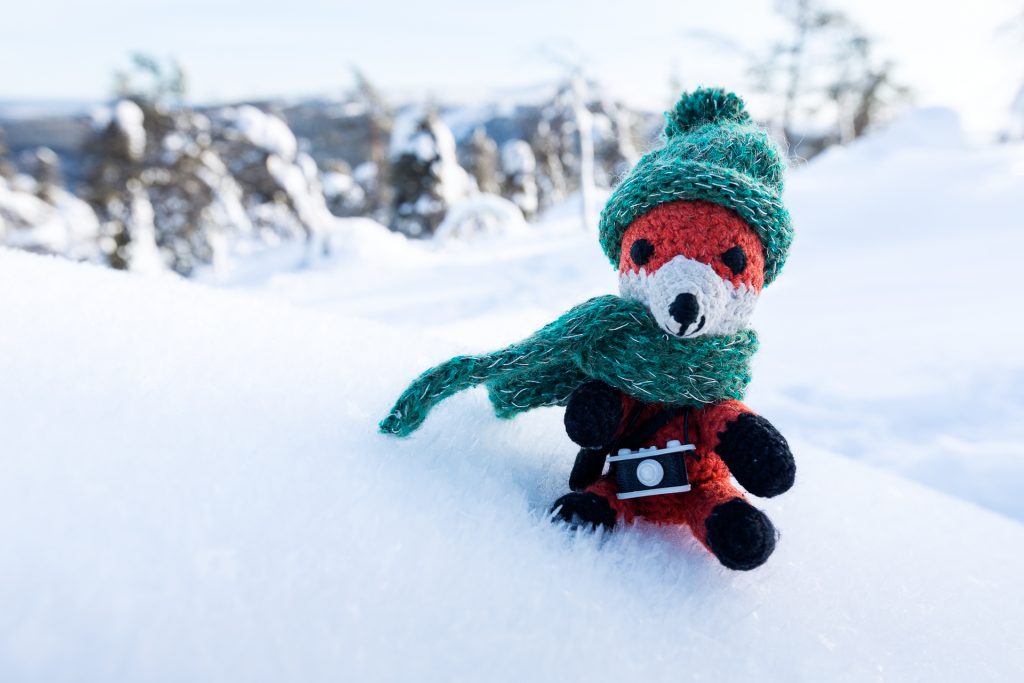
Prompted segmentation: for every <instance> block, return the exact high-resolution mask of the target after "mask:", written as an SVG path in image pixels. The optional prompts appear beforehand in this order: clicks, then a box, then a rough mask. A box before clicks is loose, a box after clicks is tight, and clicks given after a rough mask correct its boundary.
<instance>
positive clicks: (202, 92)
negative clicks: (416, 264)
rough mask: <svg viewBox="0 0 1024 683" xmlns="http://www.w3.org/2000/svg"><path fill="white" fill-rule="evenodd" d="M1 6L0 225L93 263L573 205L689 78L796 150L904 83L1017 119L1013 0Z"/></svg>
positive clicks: (646, 141)
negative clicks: (944, 2)
mask: <svg viewBox="0 0 1024 683" xmlns="http://www.w3.org/2000/svg"><path fill="white" fill-rule="evenodd" d="M4 13H5V15H6V16H5V17H4V24H5V26H6V27H7V29H6V30H5V32H4V39H3V41H0V63H2V64H5V65H6V67H5V69H4V74H3V77H2V79H0V243H2V244H6V245H8V246H11V247H15V248H20V249H27V250H31V251H37V252H43V253H53V254H61V255H64V256H67V257H69V258H72V259H77V260H88V261H93V262H96V263H103V264H107V265H110V266H111V267H114V268H125V269H132V270H160V269H169V270H171V271H174V272H177V273H180V274H182V275H185V276H190V275H195V274H199V273H201V272H204V271H209V270H210V269H211V268H219V269H220V272H221V273H223V272H224V269H225V268H227V267H228V264H229V262H230V261H231V259H235V258H244V257H245V255H249V254H252V253H254V252H258V251H261V250H265V249H267V248H275V247H278V246H280V245H282V244H283V243H295V242H297V241H298V242H302V243H304V244H306V245H307V251H306V253H305V254H304V256H303V258H304V259H306V260H307V261H308V259H311V258H315V257H316V256H318V255H320V254H323V253H326V251H329V249H330V244H331V241H332V239H333V237H334V236H335V235H336V234H337V233H338V232H339V231H344V223H339V222H338V221H337V220H336V219H337V218H348V217H366V218H370V219H373V220H374V221H376V222H378V223H380V224H382V225H384V226H387V227H388V228H389V229H391V230H394V231H396V232H400V233H403V234H405V235H408V236H412V237H417V238H421V237H422V238H429V237H431V236H433V235H435V234H440V236H442V237H445V238H448V237H453V236H462V237H467V236H469V235H472V234H474V233H477V232H494V231H501V230H504V229H507V226H508V225H513V224H514V225H518V224H520V223H521V222H522V221H523V220H525V221H527V222H535V221H536V220H537V218H538V217H539V216H541V215H542V214H543V213H544V212H545V211H546V210H548V209H550V208H551V207H553V206H556V205H559V204H561V203H563V202H565V201H566V200H567V199H569V198H570V197H574V196H577V195H579V196H580V197H581V198H582V199H583V203H582V205H581V207H582V210H581V220H583V221H584V222H591V223H592V222H593V221H595V220H596V217H595V215H594V214H595V210H594V206H597V207H599V205H600V197H601V196H602V191H607V189H608V188H609V187H611V186H612V185H613V184H614V183H615V181H616V179H617V178H618V177H620V176H621V175H622V174H623V173H624V172H625V171H626V170H628V169H629V167H630V165H631V164H632V163H633V162H634V161H635V160H636V159H637V158H638V156H639V155H640V154H642V153H643V151H644V150H645V149H647V148H649V147H650V146H651V145H653V144H656V142H657V136H658V134H659V132H660V128H661V124H662V119H661V115H660V113H661V112H662V111H664V110H665V109H667V108H668V107H670V106H671V105H672V103H673V102H674V99H675V98H676V97H677V96H678V94H679V93H680V92H681V91H682V90H684V89H689V88H692V87H694V86H696V85H700V84H709V85H721V86H724V87H728V88H732V89H735V90H737V91H738V92H741V93H744V94H745V96H746V97H747V99H748V102H749V105H750V109H751V111H752V113H753V115H754V116H755V118H757V119H758V120H760V121H762V122H763V123H764V124H765V125H766V126H768V127H770V128H771V130H772V131H773V132H774V134H775V135H776V137H777V138H778V139H779V141H780V142H782V143H783V144H784V145H785V147H786V149H788V151H789V154H790V156H791V157H792V160H793V163H794V164H795V165H799V164H801V163H803V162H805V161H806V160H809V159H813V158H814V157H815V156H817V155H819V154H821V153H822V152H823V151H824V150H827V149H828V148H830V147H832V146H836V145H848V144H850V143H851V142H852V141H854V140H856V139H858V138H860V137H862V136H865V135H869V134H870V133H872V132H875V131H877V130H879V129H881V128H882V127H884V126H885V125H886V124H887V123H888V122H890V121H892V120H893V119H894V118H896V117H899V116H900V115H901V114H902V113H904V112H906V111H908V110H909V109H910V108H911V107H914V106H942V107H946V108H948V109H950V110H951V111H953V112H955V114H956V115H957V116H958V117H959V121H960V126H961V127H962V128H961V129H962V130H963V131H965V132H966V134H967V135H968V136H969V137H970V138H971V139H973V140H978V141H986V142H997V141H1011V140H1014V139H1017V138H1019V137H1020V136H1021V134H1022V130H1024V95H1022V93H1024V91H1022V90H1021V86H1022V83H1024V8H1022V7H1021V6H1020V3H1019V2H1004V1H1002V0H991V1H990V2H980V3H971V4H970V6H967V5H964V4H961V5H955V6H952V7H948V8H943V9H942V11H941V12H940V11H936V10H935V8H934V6H933V5H932V4H931V3H927V2H920V1H916V0H902V1H898V2H885V1H882V0H870V1H868V2H857V3H854V2H844V1H840V0H837V1H835V2H825V1H824V0H776V1H772V0H763V1H762V0H755V1H745V2H739V1H738V0H724V1H723V2H718V3H712V4H710V5H708V4H706V3H686V2H682V3H680V2H661V1H652V0H642V1H640V2H636V3H631V4H630V5H629V6H628V7H627V6H625V5H616V4H613V3H605V4H596V5H595V4H594V3H584V2H577V1H576V0H573V1H571V2H564V3H557V5H556V6H551V4H550V3H542V2H533V1H527V2H523V3H517V4H516V5H515V6H514V7H507V6H502V7H501V8H500V9H499V8H496V7H489V6H488V5H487V4H486V3H478V2H476V3H474V2H460V1H457V0H441V1H439V2H432V3H396V2H377V3H350V2H321V1H317V0H297V1H296V2H294V3H291V4H290V5H289V6H288V9H287V11H281V10H280V9H279V8H278V6H277V5H276V4H272V3H264V2H217V3H208V2H202V3H200V2H192V1H191V0H185V1H180V2H157V1H155V0H142V1H138V2H104V3H102V4H101V5H91V6H85V5H83V4H82V3H77V2H70V1H66V0H65V1H60V0H57V1H54V0H44V1H41V2H36V3H18V4H17V5H12V6H10V7H8V8H7V9H5V10H4ZM577 201H578V200H577ZM453 208H455V209H457V210H455V211H454V212H453ZM446 219H447V220H446Z"/></svg>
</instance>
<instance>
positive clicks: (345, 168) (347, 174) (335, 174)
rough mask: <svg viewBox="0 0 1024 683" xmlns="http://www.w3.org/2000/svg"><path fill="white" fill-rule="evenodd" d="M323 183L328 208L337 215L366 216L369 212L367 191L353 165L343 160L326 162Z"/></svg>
mask: <svg viewBox="0 0 1024 683" xmlns="http://www.w3.org/2000/svg"><path fill="white" fill-rule="evenodd" d="M324 166H325V168H324V172H323V174H322V177H321V184H322V185H323V188H324V198H325V199H326V200H327V208H328V209H329V210H330V212H331V213H332V214H333V215H335V216H364V215H366V214H367V213H369V207H368V206H367V193H366V190H364V189H363V187H362V185H360V184H359V183H358V182H357V181H356V179H355V177H354V175H353V172H352V167H351V166H349V165H348V164H347V163H345V162H344V161H341V160H337V159H336V160H333V161H329V162H327V163H326V164H324Z"/></svg>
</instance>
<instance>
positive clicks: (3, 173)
mask: <svg viewBox="0 0 1024 683" xmlns="http://www.w3.org/2000/svg"><path fill="white" fill-rule="evenodd" d="M10 153H11V150H10V149H9V148H8V147H7V133H5V132H4V129H3V128H0V178H4V179H7V180H10V179H11V178H13V177H14V174H15V172H16V171H15V168H14V164H13V163H11V160H10V159H9V158H8V155H9V154H10Z"/></svg>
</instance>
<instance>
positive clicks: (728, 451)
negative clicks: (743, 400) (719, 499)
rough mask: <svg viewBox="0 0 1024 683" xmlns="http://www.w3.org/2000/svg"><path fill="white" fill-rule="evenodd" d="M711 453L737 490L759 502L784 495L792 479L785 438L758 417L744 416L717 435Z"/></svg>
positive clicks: (793, 467) (793, 473) (792, 467)
mask: <svg viewBox="0 0 1024 683" xmlns="http://www.w3.org/2000/svg"><path fill="white" fill-rule="evenodd" d="M715 452H716V453H718V455H720V456H721V457H722V460H724V461H725V464H726V466H727V467H728V468H729V471H730V472H732V475H733V476H734V477H736V481H738V482H739V483H740V486H742V487H743V488H745V489H746V490H747V491H750V493H752V494H754V495H755V496H759V497H761V498H771V497H772V496H777V495H779V494H780V493H784V492H786V491H788V490H789V489H790V488H791V487H792V486H793V481H794V480H795V479H796V462H795V461H794V460H793V453H792V452H790V450H789V444H788V443H786V438H785V437H784V436H782V434H779V430H777V429H775V427H773V426H772V423H770V422H769V421H768V420H766V419H764V418H763V417H761V416H760V415H754V414H752V413H746V414H744V415H740V416H739V417H738V418H736V419H735V420H733V421H732V422H730V423H729V425H728V426H727V427H726V428H725V431H723V432H722V433H721V434H719V435H718V446H717V447H716V448H715Z"/></svg>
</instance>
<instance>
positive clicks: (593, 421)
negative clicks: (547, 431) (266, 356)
mask: <svg viewBox="0 0 1024 683" xmlns="http://www.w3.org/2000/svg"><path fill="white" fill-rule="evenodd" d="M621 421H622V398H621V396H620V395H619V392H617V391H616V390H615V389H612V388H611V387H610V386H608V385H607V384H605V383H604V382H597V381H594V382H587V383H586V384H583V385H581V386H580V387H579V388H577V389H576V391H574V392H572V395H571V396H570V397H569V402H568V403H566V406H565V433H566V434H568V435H569V438H570V439H572V440H573V441H574V442H576V443H577V444H579V445H580V446H583V447H584V448H592V449H599V448H604V447H606V446H607V445H608V444H610V443H611V442H612V439H614V438H615V432H617V431H618V429H619V422H621Z"/></svg>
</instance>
